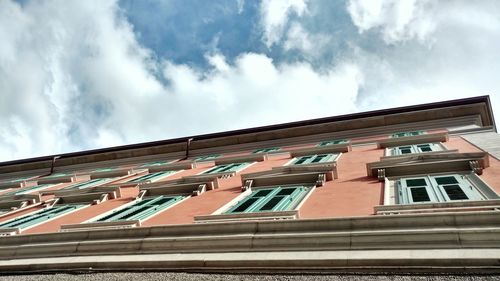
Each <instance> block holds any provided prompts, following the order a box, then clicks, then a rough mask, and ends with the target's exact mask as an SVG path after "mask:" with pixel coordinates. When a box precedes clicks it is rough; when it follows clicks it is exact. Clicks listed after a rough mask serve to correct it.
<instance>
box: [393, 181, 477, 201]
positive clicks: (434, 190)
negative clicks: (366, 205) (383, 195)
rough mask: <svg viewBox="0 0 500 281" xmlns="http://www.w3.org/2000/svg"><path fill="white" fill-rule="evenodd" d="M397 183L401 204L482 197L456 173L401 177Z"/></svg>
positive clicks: (469, 183)
mask: <svg viewBox="0 0 500 281" xmlns="http://www.w3.org/2000/svg"><path fill="white" fill-rule="evenodd" d="M397 185H398V191H399V201H400V203H402V204H412V203H430V202H449V201H457V200H483V199H484V197H483V195H481V193H480V192H479V191H478V190H477V189H476V188H475V187H474V186H473V184H472V183H471V182H469V181H468V180H467V179H466V178H465V177H464V176H462V175H458V174H451V175H428V176H422V177H411V178H402V179H399V180H398V181H397Z"/></svg>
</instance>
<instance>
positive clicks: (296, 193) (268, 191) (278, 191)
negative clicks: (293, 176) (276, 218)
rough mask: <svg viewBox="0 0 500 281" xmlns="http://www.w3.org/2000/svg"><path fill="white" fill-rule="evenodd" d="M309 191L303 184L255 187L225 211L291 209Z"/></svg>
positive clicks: (245, 211) (243, 211)
mask: <svg viewBox="0 0 500 281" xmlns="http://www.w3.org/2000/svg"><path fill="white" fill-rule="evenodd" d="M308 191H309V188H308V187H305V186H278V187H273V188H263V189H256V190H254V191H252V193H251V194H250V195H248V196H247V197H245V198H244V199H243V200H241V201H239V202H238V203H236V205H234V206H233V207H231V208H230V209H229V210H228V211H227V212H226V213H229V214H234V213H254V212H273V211H288V210H293V209H294V208H295V207H296V206H297V205H298V204H299V203H300V201H302V199H303V198H304V197H305V195H306V194H307V192H308Z"/></svg>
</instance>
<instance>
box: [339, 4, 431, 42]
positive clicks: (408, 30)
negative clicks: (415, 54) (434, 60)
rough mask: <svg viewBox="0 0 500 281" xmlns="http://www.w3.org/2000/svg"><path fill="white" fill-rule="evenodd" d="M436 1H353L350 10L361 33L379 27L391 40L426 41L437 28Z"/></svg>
mask: <svg viewBox="0 0 500 281" xmlns="http://www.w3.org/2000/svg"><path fill="white" fill-rule="evenodd" d="M432 4H434V3H433V2H432V1H428V0H370V1H363V0H350V1H349V3H348V6H347V9H348V11H349V13H350V15H351V18H352V21H353V23H354V24H355V25H356V26H357V27H358V30H359V32H361V33H362V32H364V31H367V30H370V29H377V30H379V31H380V32H381V33H382V35H383V38H384V40H385V41H386V42H387V43H394V42H397V41H403V40H407V39H414V38H415V39H418V40H420V41H424V40H425V39H426V38H427V37H428V36H429V34H430V33H432V31H433V30H434V28H435V25H436V22H435V17H436V13H435V10H434V9H433V8H434V6H433V5H432Z"/></svg>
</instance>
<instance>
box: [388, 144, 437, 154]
mask: <svg viewBox="0 0 500 281" xmlns="http://www.w3.org/2000/svg"><path fill="white" fill-rule="evenodd" d="M443 150H446V149H445V148H444V147H443V145H442V144H440V143H421V144H412V145H402V146H397V147H391V148H389V149H388V152H389V153H388V154H389V155H405V154H412V153H425V152H432V151H443Z"/></svg>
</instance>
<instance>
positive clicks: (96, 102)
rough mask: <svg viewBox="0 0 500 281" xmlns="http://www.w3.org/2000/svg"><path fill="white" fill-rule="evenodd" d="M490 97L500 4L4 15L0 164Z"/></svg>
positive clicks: (88, 3)
mask: <svg viewBox="0 0 500 281" xmlns="http://www.w3.org/2000/svg"><path fill="white" fill-rule="evenodd" d="M485 94H489V95H490V96H491V98H492V101H493V106H494V108H495V110H496V115H497V119H498V118H500V117H498V116H499V115H500V1H497V0H491V1H488V0H482V1H470V0H464V1H451V0H450V1H449V0H443V1H436V0H429V1H425V0H424V1H421V0H387V1H379V0H370V1H358V0H346V1H340V0H338V1H333V0H310V1H307V0H272V1H263V2H259V1H257V0H210V1H203V0H165V1H159V0H158V1H153V0H135V1H133V0H123V1H112V0H109V1H108V0H85V1H83V0H82V1H76V0H74V1H73V0H72V1H67V0H60V1H51V0H48V1H41V0H36V1H35V0H34V1H11V0H0V161H6V160H12V159H19V158H27V157H34V156H42V155H48V154H56V153H62V152H71V151H79V150H85V149H93V148H101V147H108V146H115V145H121V144H130V143H137V142H144V141H153V140H159V139H168V138H173V137H181V136H188V135H196V134H203V133H210V132H219V131H226V130H232V129H238V128H247V127H254V126H262V125H268V124H276V123H282V122H289V121H296V120H302V119H310V118H317V117H325V116H332V115H339V114H346V113H353V112H361V111H367V110H374V109H381V108H389V107H395V106H403V105H410V104H418V103H426V102H434V101H439V100H446V99H455V98H463V97H469V96H477V95H485Z"/></svg>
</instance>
